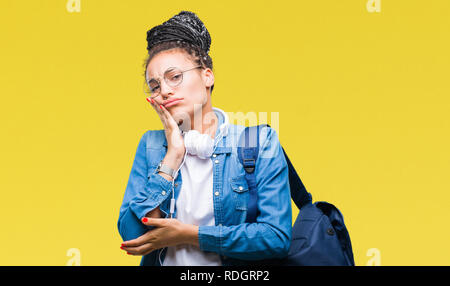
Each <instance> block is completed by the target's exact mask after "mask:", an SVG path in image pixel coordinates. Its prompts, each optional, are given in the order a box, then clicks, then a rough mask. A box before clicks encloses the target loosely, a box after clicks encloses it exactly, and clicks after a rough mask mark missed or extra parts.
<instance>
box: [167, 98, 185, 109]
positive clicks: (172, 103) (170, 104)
mask: <svg viewBox="0 0 450 286" xmlns="http://www.w3.org/2000/svg"><path fill="white" fill-rule="evenodd" d="M181 100H182V98H174V99H172V100H169V101H168V102H166V103H165V104H164V107H169V106H172V105H175V104H177V103H178V102H180V101H181Z"/></svg>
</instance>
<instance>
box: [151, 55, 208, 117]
mask: <svg viewBox="0 0 450 286" xmlns="http://www.w3.org/2000/svg"><path fill="white" fill-rule="evenodd" d="M196 66H198V65H197V64H196V63H194V62H192V61H191V59H190V57H189V55H188V54H187V53H186V52H184V51H183V50H180V49H171V50H167V51H162V52H160V53H158V54H157V55H156V56H154V57H153V58H152V60H151V61H150V62H149V63H148V66H147V71H146V80H147V83H148V82H149V81H151V80H152V79H156V83H155V82H153V83H152V87H155V86H159V94H157V95H155V96H156V97H153V95H152V98H153V99H154V100H155V101H156V103H157V104H158V105H159V104H162V105H164V106H165V107H166V109H167V110H168V111H169V112H170V114H171V115H172V117H174V119H175V121H177V123H180V122H179V121H180V119H182V120H183V121H184V120H185V119H187V118H189V119H191V118H193V115H194V113H197V112H198V111H201V110H202V107H203V105H205V104H206V103H207V102H208V97H209V95H208V93H207V87H210V86H211V85H212V84H213V83H214V76H213V74H212V71H211V69H209V68H206V69H202V68H197V69H192V68H194V67H196ZM172 67H176V68H178V69H179V70H181V71H185V70H188V69H192V70H189V71H186V72H184V73H183V75H182V77H183V80H182V81H181V83H180V84H179V85H178V86H175V87H171V86H170V85H168V84H167V82H166V81H165V80H164V73H165V72H166V71H167V70H168V69H169V68H172ZM173 99H180V100H179V101H177V102H176V104H171V105H168V104H169V101H171V100H173Z"/></svg>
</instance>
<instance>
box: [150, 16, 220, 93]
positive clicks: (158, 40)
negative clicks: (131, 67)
mask: <svg viewBox="0 0 450 286" xmlns="http://www.w3.org/2000/svg"><path fill="white" fill-rule="evenodd" d="M210 46H211V36H210V34H209V32H208V30H207V29H206V27H205V25H204V24H203V22H202V21H201V20H200V19H199V18H198V16H197V15H196V14H195V13H193V12H190V11H181V12H180V13H178V14H177V15H175V16H173V17H172V18H170V19H169V20H167V21H165V22H164V23H162V24H161V25H158V26H155V27H153V28H151V29H150V30H148V31H147V51H148V56H147V58H146V59H145V61H144V77H145V74H146V72H147V66H148V64H149V62H150V61H151V59H152V58H153V57H154V56H155V55H156V54H158V53H159V52H162V51H166V50H170V49H181V50H183V51H185V52H186V53H187V54H188V55H190V57H191V59H192V61H193V62H194V63H195V64H197V65H200V66H202V67H204V68H210V69H211V70H212V69H213V64H212V59H211V57H210V56H209V48H210ZM213 88H214V84H213V85H212V86H211V92H212V90H213Z"/></svg>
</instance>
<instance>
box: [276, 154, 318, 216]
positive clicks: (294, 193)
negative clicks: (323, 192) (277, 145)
mask: <svg viewBox="0 0 450 286" xmlns="http://www.w3.org/2000/svg"><path fill="white" fill-rule="evenodd" d="M281 149H283V153H284V158H285V159H286V162H287V165H288V167H289V187H290V189H291V198H292V200H293V201H294V203H295V205H296V206H297V208H298V209H301V208H302V207H303V206H305V205H307V204H311V203H312V195H311V194H310V193H308V191H307V190H306V188H305V186H304V185H303V182H302V180H301V179H300V177H299V176H298V173H297V171H295V168H294V166H293V165H292V163H291V160H289V157H288V155H287V154H286V151H284V148H283V147H281Z"/></svg>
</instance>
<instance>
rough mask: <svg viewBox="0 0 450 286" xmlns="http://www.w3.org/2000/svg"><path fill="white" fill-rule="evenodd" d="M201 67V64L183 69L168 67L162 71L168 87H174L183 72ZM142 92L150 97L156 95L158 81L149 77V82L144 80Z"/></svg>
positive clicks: (158, 87) (159, 84)
mask: <svg viewBox="0 0 450 286" xmlns="http://www.w3.org/2000/svg"><path fill="white" fill-rule="evenodd" d="M201 67H202V66H196V67H193V68H190V69H187V70H184V71H182V70H180V69H179V68H177V67H170V68H168V69H167V70H166V71H165V72H164V81H165V82H166V83H167V85H169V86H170V87H176V86H178V85H180V83H181V82H182V81H183V73H185V72H187V71H190V70H193V69H197V68H201ZM144 92H145V93H147V94H149V95H150V96H151V97H152V98H155V97H157V96H158V95H159V94H160V92H161V83H160V81H158V80H156V79H151V80H150V81H149V82H147V80H146V82H145V83H144Z"/></svg>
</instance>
